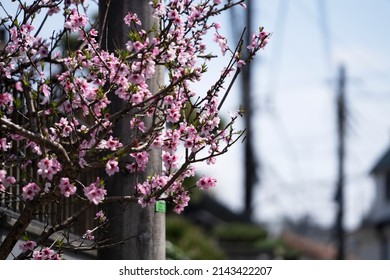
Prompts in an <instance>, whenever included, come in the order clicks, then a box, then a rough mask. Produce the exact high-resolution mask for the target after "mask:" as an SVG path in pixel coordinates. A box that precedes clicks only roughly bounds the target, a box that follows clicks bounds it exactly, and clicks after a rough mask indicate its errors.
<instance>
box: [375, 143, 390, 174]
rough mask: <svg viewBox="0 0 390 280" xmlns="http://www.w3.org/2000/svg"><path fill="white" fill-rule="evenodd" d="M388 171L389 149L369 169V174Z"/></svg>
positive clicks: (389, 162)
mask: <svg viewBox="0 0 390 280" xmlns="http://www.w3.org/2000/svg"><path fill="white" fill-rule="evenodd" d="M388 170H390V148H389V149H388V150H387V152H386V153H385V154H384V155H383V156H382V157H381V158H380V159H379V161H378V162H377V163H376V164H375V165H374V167H373V168H372V169H371V172H370V173H371V174H376V173H378V172H382V171H388Z"/></svg>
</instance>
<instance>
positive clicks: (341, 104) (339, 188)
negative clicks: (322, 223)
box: [335, 65, 346, 260]
mask: <svg viewBox="0 0 390 280" xmlns="http://www.w3.org/2000/svg"><path fill="white" fill-rule="evenodd" d="M345 72H346V71H345V67H344V65H341V66H340V69H339V78H338V89H337V91H338V93H337V132H338V133H337V141H338V148H337V185H336V197H335V199H336V203H337V206H338V208H337V216H336V236H337V237H336V238H337V256H336V258H337V259H339V260H343V259H345V248H344V184H345V174H344V164H345V123H346V104H345V84H346V74H345Z"/></svg>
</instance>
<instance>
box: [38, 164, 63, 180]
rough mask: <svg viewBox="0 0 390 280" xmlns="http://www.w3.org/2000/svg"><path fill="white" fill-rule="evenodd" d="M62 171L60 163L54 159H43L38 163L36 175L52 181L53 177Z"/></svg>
mask: <svg viewBox="0 0 390 280" xmlns="http://www.w3.org/2000/svg"><path fill="white" fill-rule="evenodd" d="M61 169H62V167H61V164H60V162H59V161H58V160H57V159H56V158H51V159H49V158H43V159H41V160H40V161H39V162H38V171H37V172H38V174H39V175H41V177H42V178H43V179H48V180H50V181H51V180H52V179H53V176H54V175H55V174H57V173H58V172H60V171H61Z"/></svg>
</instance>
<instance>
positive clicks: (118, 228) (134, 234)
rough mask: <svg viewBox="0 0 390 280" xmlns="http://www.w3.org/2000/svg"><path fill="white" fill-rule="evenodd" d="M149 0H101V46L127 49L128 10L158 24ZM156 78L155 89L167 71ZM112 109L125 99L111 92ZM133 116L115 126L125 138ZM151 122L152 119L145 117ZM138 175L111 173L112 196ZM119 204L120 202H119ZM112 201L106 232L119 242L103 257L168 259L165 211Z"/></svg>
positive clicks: (129, 190) (155, 164)
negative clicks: (125, 19) (112, 174)
mask: <svg viewBox="0 0 390 280" xmlns="http://www.w3.org/2000/svg"><path fill="white" fill-rule="evenodd" d="M148 2H149V1H135V0H133V1H131V0H99V23H100V34H101V36H102V44H101V47H102V48H103V49H106V50H108V51H110V52H114V51H115V50H117V49H124V48H125V44H126V42H127V41H128V33H129V29H128V27H127V26H126V25H125V24H124V22H123V19H124V17H125V16H126V15H127V13H128V12H132V13H136V14H137V15H138V17H139V18H140V20H141V21H142V23H143V28H144V29H145V30H148V29H150V28H151V27H152V26H153V24H154V19H153V17H152V13H151V7H150V6H149V4H148ZM155 77H156V78H155V79H154V80H153V81H151V82H150V83H149V84H148V85H149V89H150V90H151V92H156V91H157V90H158V85H159V84H160V85H161V84H163V71H162V69H161V68H159V69H156V74H155ZM110 100H111V104H110V105H111V106H110V110H112V111H118V110H120V109H121V108H123V106H124V102H123V101H122V100H120V99H119V98H117V97H116V96H115V95H114V94H111V99H110ZM129 121H130V117H129V118H124V119H122V120H121V121H119V122H118V123H117V124H116V125H115V127H114V129H113V132H114V135H115V136H116V137H118V138H121V139H130V137H131V131H130V122H129ZM145 124H146V125H148V120H145ZM161 168H162V167H161V151H158V150H155V151H153V152H152V153H151V155H150V157H149V163H148V167H147V170H146V172H145V175H144V176H139V175H138V180H139V181H140V182H142V181H143V180H144V179H146V177H147V176H148V175H151V174H156V173H159V172H160V170H161ZM134 182H135V178H134V176H133V175H129V174H122V173H121V174H116V175H114V176H112V178H111V177H110V178H109V179H108V180H107V181H106V183H107V189H108V191H109V194H110V195H112V196H118V195H133V194H134V192H135V186H134ZM118 204H119V203H118ZM118 204H115V205H112V206H108V207H107V208H105V211H106V213H107V216H108V218H109V219H110V225H109V227H108V228H107V231H105V232H104V234H105V238H110V239H111V238H112V241H111V242H114V243H118V244H117V245H116V246H110V247H107V248H104V249H102V250H99V258H100V259H115V260H120V259H138V260H153V259H165V214H164V213H161V212H156V211H155V206H154V205H151V206H147V207H145V208H142V207H141V206H140V205H138V203H128V204H122V205H118Z"/></svg>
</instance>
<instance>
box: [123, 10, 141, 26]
mask: <svg viewBox="0 0 390 280" xmlns="http://www.w3.org/2000/svg"><path fill="white" fill-rule="evenodd" d="M123 20H124V22H125V24H126V25H127V26H130V24H131V23H132V22H134V23H135V24H137V25H141V24H142V23H141V20H140V19H139V18H138V16H137V14H133V13H128V14H127V15H126V16H125V18H124V19H123Z"/></svg>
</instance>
